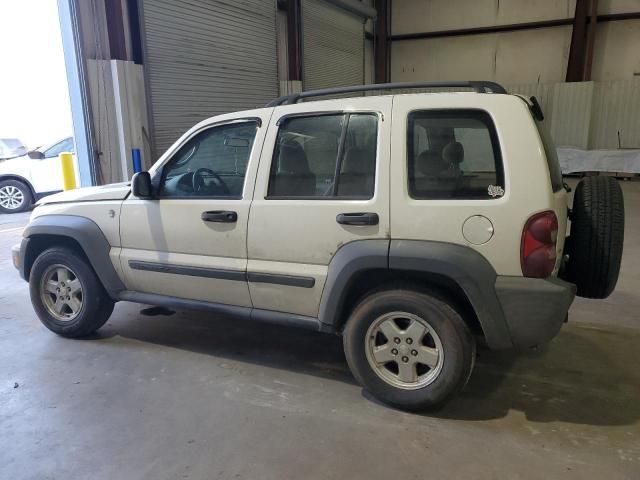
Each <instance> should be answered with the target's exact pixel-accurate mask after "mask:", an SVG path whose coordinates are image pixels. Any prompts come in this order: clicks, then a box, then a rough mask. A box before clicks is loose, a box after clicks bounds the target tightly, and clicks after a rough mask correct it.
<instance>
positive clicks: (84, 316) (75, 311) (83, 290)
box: [29, 247, 114, 338]
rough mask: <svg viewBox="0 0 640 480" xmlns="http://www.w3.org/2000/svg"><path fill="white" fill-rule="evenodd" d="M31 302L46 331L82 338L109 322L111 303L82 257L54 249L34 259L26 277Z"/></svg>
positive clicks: (65, 249) (66, 250)
mask: <svg viewBox="0 0 640 480" xmlns="http://www.w3.org/2000/svg"><path fill="white" fill-rule="evenodd" d="M29 291H30V294H31V303H32V304H33V307H34V309H35V311H36V314H37V315H38V317H39V318H40V321H41V322H42V323H43V324H44V326H45V327H47V328H48V329H49V330H51V331H53V332H55V333H57V334H58V335H62V336H65V337H73V338H75V337H83V336H86V335H89V334H90V333H93V332H94V331H96V330H98V329H99V328H100V327H101V326H102V325H104V323H105V322H106V321H107V320H108V319H109V316H110V315H111V312H112V311H113V305H114V302H113V300H111V298H109V295H108V294H107V292H106V291H105V290H104V288H103V286H102V284H101V283H100V281H99V280H98V278H97V277H96V274H95V273H94V272H93V270H92V268H91V266H90V265H89V264H88V262H87V261H86V260H85V259H84V257H83V256H81V255H78V253H77V252H74V251H72V250H69V249H67V248H61V247H54V248H51V249H49V250H46V251H44V252H43V253H41V254H40V255H39V256H38V258H36V260H35V262H34V263H33V267H32V268H31V273H30V274H29Z"/></svg>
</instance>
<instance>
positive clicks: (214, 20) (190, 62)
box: [141, 0, 278, 156]
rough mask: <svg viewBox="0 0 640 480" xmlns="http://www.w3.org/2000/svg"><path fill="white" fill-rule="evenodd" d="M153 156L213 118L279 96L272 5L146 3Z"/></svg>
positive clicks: (256, 0) (251, 0)
mask: <svg viewBox="0 0 640 480" xmlns="http://www.w3.org/2000/svg"><path fill="white" fill-rule="evenodd" d="M141 4H142V18H143V27H144V28H143V29H144V42H145V58H144V63H145V74H146V75H147V87H148V90H149V92H148V95H149V103H150V111H151V128H152V133H151V137H152V140H153V144H154V151H155V155H156V156H159V155H160V154H162V153H163V152H164V151H165V150H166V149H167V148H168V147H169V146H170V145H171V144H172V143H173V142H174V141H175V140H177V139H178V138H179V137H180V135H182V134H183V133H184V132H185V131H186V130H187V129H189V128H190V127H192V126H193V125H195V124H196V123H198V122H199V121H201V120H203V119H205V118H208V117H211V116H213V115H217V114H221V113H227V112H233V111H237V110H243V109H248V108H254V107H262V106H264V105H265V104H266V103H267V102H268V101H269V100H271V99H273V98H274V97H277V96H278V77H277V57H276V19H275V15H276V7H275V2H274V1H270V0H143V1H142V2H141Z"/></svg>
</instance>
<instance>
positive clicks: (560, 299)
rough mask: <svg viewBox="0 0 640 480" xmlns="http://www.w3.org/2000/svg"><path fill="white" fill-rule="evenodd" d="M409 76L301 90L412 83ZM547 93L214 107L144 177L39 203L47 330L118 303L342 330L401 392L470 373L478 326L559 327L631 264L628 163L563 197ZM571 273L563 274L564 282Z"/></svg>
mask: <svg viewBox="0 0 640 480" xmlns="http://www.w3.org/2000/svg"><path fill="white" fill-rule="evenodd" d="M440 86H446V87H461V88H462V87H466V88H472V89H474V90H475V92H462V93H417V94H402V95H385V96H365V97H357V98H340V99H337V100H324V101H307V102H304V103H298V101H299V100H301V99H304V98H306V99H309V98H312V97H317V96H320V95H332V94H344V93H348V92H362V91H365V90H376V89H387V90H391V89H394V88H413V87H440ZM543 131H544V130H543V127H542V112H541V111H540V108H539V106H538V104H537V102H536V101H535V99H530V100H527V99H524V98H522V97H519V96H514V95H508V94H506V92H505V91H504V89H503V88H502V87H500V86H499V85H496V84H494V83H490V82H456V83H447V84H419V85H416V84H385V85H378V86H359V87H353V88H343V89H333V90H324V91H315V92H304V93H302V94H298V95H291V96H288V97H282V98H280V99H277V100H275V101H274V102H272V103H271V104H270V105H269V106H267V107H266V108H261V109H257V110H251V111H245V112H238V113H233V114H228V115H222V116H218V117H214V118H211V119H209V120H206V121H204V122H201V123H200V124H198V125H196V126H195V127H193V128H192V129H191V130H189V131H188V132H187V133H186V134H185V135H183V136H182V138H180V139H179V140H178V141H177V142H176V143H175V144H174V145H173V146H172V147H171V148H170V149H169V150H168V151H167V152H166V153H165V154H164V155H163V156H162V157H161V158H160V159H159V160H158V162H157V163H156V164H155V165H154V166H153V167H152V168H151V170H150V171H149V172H143V173H140V174H137V175H136V176H134V178H133V181H132V185H130V184H118V185H108V186H104V187H95V188H86V189H80V190H76V191H72V192H66V193H63V194H59V195H55V196H52V197H49V198H47V199H46V201H43V202H41V204H40V206H38V208H37V209H36V210H35V211H34V213H33V215H32V219H31V222H30V224H29V225H28V226H27V228H26V229H25V231H24V239H23V240H22V243H21V245H20V246H16V247H15V248H14V251H13V254H14V263H15V265H16V267H17V268H18V269H19V271H20V273H21V275H22V276H23V278H24V279H26V280H28V281H29V283H30V291H31V299H32V303H33V306H34V308H35V310H36V312H37V314H38V316H39V317H40V319H41V320H42V322H43V323H44V325H45V326H46V327H48V328H49V329H51V330H52V331H54V332H56V333H58V334H60V335H64V336H69V337H79V336H84V335H88V334H89V333H91V332H93V331H95V330H96V329H98V328H100V327H101V326H102V325H103V324H104V323H105V322H106V321H107V319H108V318H109V316H110V315H111V312H112V310H113V305H114V302H116V301H119V300H127V301H136V302H141V303H145V304H153V305H162V306H169V307H172V308H193V309H203V310H208V311H210V312H212V313H213V314H220V315H229V316H233V317H238V318H244V319H253V320H256V321H265V322H273V323H281V324H286V325H292V326H299V327H304V328H309V329H312V330H316V331H320V332H331V333H337V334H341V335H343V338H344V348H345V353H346V357H347V361H348V363H349V366H350V367H351V370H352V372H353V374H354V375H355V377H356V378H357V379H358V380H359V381H360V382H361V384H362V385H364V386H365V388H367V389H368V390H370V391H371V392H372V393H373V395H375V396H376V397H378V398H379V399H381V400H383V401H384V402H387V403H388V404H391V405H394V406H397V407H400V408H404V409H422V408H426V407H433V406H437V405H441V404H442V403H444V402H445V401H446V400H448V399H449V398H451V396H452V395H454V394H455V393H456V392H458V391H459V390H460V389H461V388H462V387H463V386H464V384H465V382H466V381H467V380H468V378H469V376H470V374H471V370H472V368H473V365H474V359H475V355H476V339H483V342H485V343H486V344H487V345H488V346H489V347H490V348H493V349H506V348H514V347H516V348H526V347H530V346H534V345H537V344H540V343H543V342H546V341H548V340H550V339H551V338H552V337H554V336H555V335H556V334H557V333H558V331H559V329H560V327H561V325H562V323H563V322H564V321H565V319H566V317H567V311H568V309H569V306H570V304H571V302H572V300H573V298H574V295H575V293H576V289H577V293H578V294H579V295H583V296H589V297H599V298H602V297H605V296H607V295H608V294H609V293H610V292H611V291H612V290H613V288H614V286H615V283H616V279H617V276H618V270H619V265H620V256H621V251H622V236H623V223H622V222H623V211H622V208H623V207H622V195H621V191H620V188H619V186H618V185H617V183H616V182H615V180H613V179H610V178H607V177H593V178H588V179H585V180H584V181H583V182H582V183H580V185H579V186H578V188H577V191H576V196H575V203H574V209H573V214H572V215H573V223H572V226H571V237H570V239H571V241H570V244H571V245H570V248H569V249H568V250H567V249H566V248H565V246H566V242H565V232H566V230H567V217H568V212H569V210H568V207H567V194H566V189H565V187H564V186H563V183H562V177H561V174H560V170H559V166H558V162H557V159H556V156H555V153H554V149H553V148H552V146H551V145H550V143H549V142H548V141H547V139H546V136H545V134H544V133H542V132H543ZM561 278H564V280H563V279H561Z"/></svg>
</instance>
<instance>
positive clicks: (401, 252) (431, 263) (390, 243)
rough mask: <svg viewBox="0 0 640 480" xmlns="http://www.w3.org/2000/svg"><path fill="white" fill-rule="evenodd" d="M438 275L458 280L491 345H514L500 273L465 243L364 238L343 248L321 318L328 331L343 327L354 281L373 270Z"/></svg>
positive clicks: (328, 282)
mask: <svg viewBox="0 0 640 480" xmlns="http://www.w3.org/2000/svg"><path fill="white" fill-rule="evenodd" d="M380 269H388V270H389V271H390V272H391V271H393V272H411V273H427V274H436V275H440V276H443V277H446V278H447V279H449V280H451V281H452V282H455V284H456V285H458V287H460V289H461V290H462V291H463V292H464V294H465V295H466V296H467V298H468V300H469V302H470V304H471V306H472V308H473V309H474V311H475V313H476V316H477V318H478V321H479V322H480V326H481V327H482V330H483V332H484V335H485V338H486V341H487V344H488V345H489V346H490V347H491V348H495V349H504V348H510V347H512V346H513V344H512V341H511V335H510V333H509V329H508V327H507V322H506V320H505V316H504V313H503V310H502V306H501V304H500V301H499V299H498V296H497V294H496V288H495V284H496V279H497V274H496V272H495V270H494V269H493V267H492V266H491V264H490V263H489V262H488V261H487V259H486V258H484V256H482V255H481V254H480V253H478V252H477V251H475V250H473V249H472V248H470V247H466V246H464V245H458V244H453V243H446V242H435V241H424V240H384V239H380V240H358V241H355V242H351V243H348V244H346V245H345V246H343V247H342V248H341V249H340V250H338V252H337V253H336V254H335V255H334V257H333V258H332V260H331V262H330V264H329V268H328V272H327V280H326V283H325V287H324V290H323V294H322V299H321V301H320V310H319V315H318V319H319V320H320V322H321V325H322V326H323V330H332V329H333V330H336V329H337V328H338V325H337V322H338V321H339V318H338V317H339V312H341V311H342V308H343V306H344V302H345V299H346V297H347V293H348V289H349V287H350V286H351V280H352V279H353V278H354V277H355V276H356V275H358V274H361V273H363V272H366V271H367V270H380Z"/></svg>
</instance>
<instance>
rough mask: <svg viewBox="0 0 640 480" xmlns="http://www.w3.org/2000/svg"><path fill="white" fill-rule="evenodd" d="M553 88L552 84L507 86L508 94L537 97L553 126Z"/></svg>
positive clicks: (547, 119) (545, 115) (546, 117)
mask: <svg viewBox="0 0 640 480" xmlns="http://www.w3.org/2000/svg"><path fill="white" fill-rule="evenodd" d="M553 87H554V84H552V83H529V84H525V85H505V88H506V89H507V92H509V93H518V94H520V95H524V96H525V97H536V98H537V99H538V103H539V104H540V108H542V113H543V114H544V118H545V120H546V121H547V122H548V123H549V125H551V119H552V118H553Z"/></svg>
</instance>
